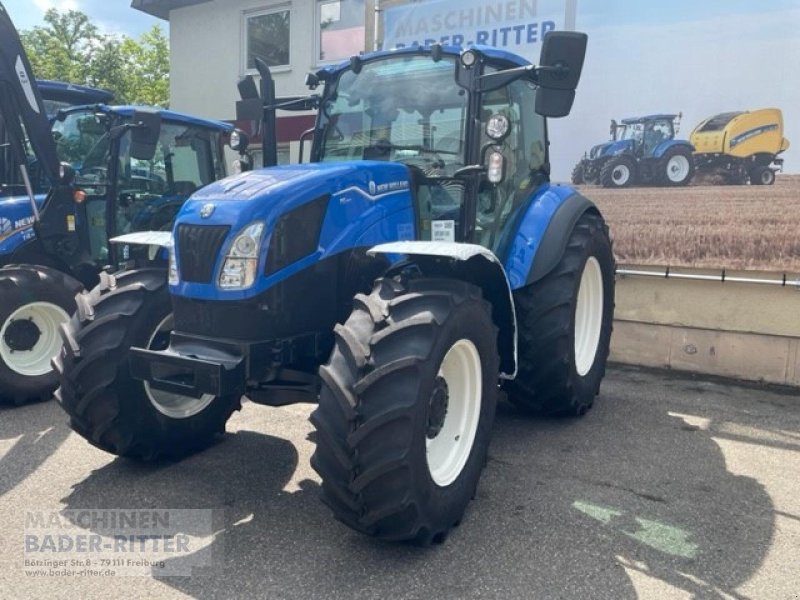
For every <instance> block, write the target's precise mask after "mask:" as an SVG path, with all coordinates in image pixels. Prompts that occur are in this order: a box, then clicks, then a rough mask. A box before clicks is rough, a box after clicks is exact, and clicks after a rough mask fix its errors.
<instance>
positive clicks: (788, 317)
mask: <svg viewBox="0 0 800 600" xmlns="http://www.w3.org/2000/svg"><path fill="white" fill-rule="evenodd" d="M611 360H613V361H616V362H622V363H627V364H636V365H644V366H651V367H666V368H672V369H677V370H682V371H691V372H698V373H710V374H714V375H721V376H725V377H735V378H738V379H746V380H753V381H765V382H769V383H778V384H785V385H794V386H800V291H799V290H798V289H796V288H790V287H778V286H769V285H746V284H738V283H727V282H726V283H721V282H709V281H684V280H679V279H657V278H640V277H628V276H623V277H618V280H617V293H616V320H615V325H614V335H613V338H612V341H611Z"/></svg>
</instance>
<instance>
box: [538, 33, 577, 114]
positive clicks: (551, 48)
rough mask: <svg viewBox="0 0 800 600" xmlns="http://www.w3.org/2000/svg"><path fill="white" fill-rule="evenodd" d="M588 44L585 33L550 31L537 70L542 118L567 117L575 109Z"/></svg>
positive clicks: (545, 39) (539, 106)
mask: <svg viewBox="0 0 800 600" xmlns="http://www.w3.org/2000/svg"><path fill="white" fill-rule="evenodd" d="M587 41H588V36H587V35H586V34H585V33H578V32H575V31H550V32H548V33H547V34H546V35H545V36H544V42H543V44H542V53H541V57H540V59H539V66H538V67H537V69H536V74H537V81H538V84H539V91H538V92H537V94H536V112H537V113H539V114H540V115H542V116H545V117H565V116H567V115H568V114H569V111H570V110H572V103H573V102H574V100H575V88H577V87H578V81H580V78H581V71H582V70H583V60H584V58H585V57H586V43H587Z"/></svg>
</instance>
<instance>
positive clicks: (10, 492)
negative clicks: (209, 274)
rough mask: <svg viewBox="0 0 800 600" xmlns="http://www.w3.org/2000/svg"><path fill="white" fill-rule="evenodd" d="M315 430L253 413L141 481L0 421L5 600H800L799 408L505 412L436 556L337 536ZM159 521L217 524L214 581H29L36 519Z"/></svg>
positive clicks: (53, 433)
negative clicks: (189, 517) (313, 463)
mask: <svg viewBox="0 0 800 600" xmlns="http://www.w3.org/2000/svg"><path fill="white" fill-rule="evenodd" d="M308 412H309V409H308V408H307V407H290V408H286V409H280V410H278V409H267V408H263V407H258V406H254V405H252V404H248V405H246V406H245V409H244V410H243V411H242V413H240V414H237V415H236V416H235V418H234V419H233V420H232V421H231V423H230V424H229V428H228V429H229V432H230V433H229V434H228V435H226V437H225V439H224V440H223V441H222V442H221V443H219V444H217V445H215V446H214V447H213V448H210V449H209V450H207V451H206V452H204V453H202V454H200V455H198V456H196V457H193V458H190V459H188V460H185V461H183V462H181V463H178V464H159V465H151V466H141V465H137V464H134V463H131V462H128V461H125V460H120V459H115V458H113V457H111V456H109V455H106V454H104V453H103V452H101V451H99V450H96V449H94V448H92V447H90V446H89V445H88V444H86V443H85V442H84V441H83V439H81V438H79V437H78V436H77V435H75V434H72V433H71V432H70V431H69V429H68V428H67V426H66V425H65V422H64V421H65V419H64V415H63V414H62V413H61V412H60V409H59V408H58V406H56V405H55V404H54V403H46V404H39V405H34V406H28V407H23V408H19V409H6V408H0V597H2V598H22V597H46V598H90V597H126V598H137V597H142V598H144V597H158V598H171V597H196V598H209V599H211V598H214V599H217V598H234V597H237V598H240V597H256V596H258V597H262V598H263V597H266V598H296V597H297V598H299V597H325V598H387V597H393V598H426V599H429V598H472V597H477V598H562V597H563V598H613V599H623V598H635V597H641V598H689V597H697V598H715V597H722V598H729V597H733V598H740V597H748V598H781V599H786V598H798V591H799V590H800V397H798V396H796V395H795V396H793V395H790V394H786V393H780V392H775V391H766V390H760V389H753V388H740V387H735V386H730V385H724V384H721V383H708V382H703V381H700V380H687V379H678V378H674V377H671V376H664V375H660V374H649V373H643V372H639V371H635V370H614V371H612V372H611V373H610V374H609V376H608V377H607V379H606V382H605V383H604V385H603V391H602V395H601V398H600V399H599V401H598V403H597V405H596V407H595V409H594V410H593V411H591V413H590V414H589V415H587V416H586V417H585V418H584V419H581V420H577V421H554V420H529V419H525V418H521V417H520V416H519V415H518V414H517V413H515V412H514V410H513V409H512V408H510V407H508V406H506V405H503V406H501V408H500V410H499V414H498V420H497V424H496V429H495V435H494V440H493V442H492V448H491V459H490V461H489V464H488V467H487V469H486V471H485V472H484V476H483V479H482V481H481V485H480V489H479V493H478V496H477V498H476V500H475V501H474V502H473V503H472V505H471V507H470V510H469V512H468V514H467V518H466V519H465V521H464V523H463V525H462V526H461V527H460V528H459V529H458V530H456V532H455V533H454V534H453V535H452V536H451V537H450V539H449V540H448V541H447V542H446V544H445V545H443V546H439V547H434V548H431V549H418V548H413V547H408V546H403V545H387V544H382V543H376V542H374V541H371V540H369V539H366V538H363V537H361V536H359V535H357V534H354V533H351V532H350V531H349V530H348V529H346V528H345V527H344V526H341V525H339V524H338V523H337V522H335V521H333V520H332V519H331V518H330V516H329V513H328V511H327V509H326V508H325V507H324V506H323V505H322V504H321V503H320V502H319V501H318V498H317V496H318V494H317V492H318V479H317V478H316V475H315V474H314V472H313V471H312V470H311V469H310V467H309V465H308V461H309V456H310V454H311V451H312V445H311V443H310V442H309V441H307V439H306V438H307V435H308V433H309V431H310V425H309V424H308V422H307V419H306V417H307V415H308ZM159 507H161V508H202V509H213V510H214V515H215V528H216V533H215V535H214V536H213V537H210V538H209V539H208V546H207V547H206V548H205V550H204V552H210V553H211V554H210V555H209V556H213V567H211V568H210V569H207V570H203V571H201V572H197V571H196V572H195V574H194V575H193V576H192V577H181V578H174V577H162V578H157V577H155V578H152V577H113V578H97V577H95V578H92V577H56V576H46V577H34V576H27V575H26V574H25V571H24V567H23V565H22V556H23V550H22V547H23V530H24V527H25V522H24V511H25V510H26V509H31V508H36V509H44V510H46V509H49V510H53V509H55V510H63V509H72V510H77V509H106V508H137V509H144V508H159ZM188 533H192V532H188ZM174 560H179V559H174Z"/></svg>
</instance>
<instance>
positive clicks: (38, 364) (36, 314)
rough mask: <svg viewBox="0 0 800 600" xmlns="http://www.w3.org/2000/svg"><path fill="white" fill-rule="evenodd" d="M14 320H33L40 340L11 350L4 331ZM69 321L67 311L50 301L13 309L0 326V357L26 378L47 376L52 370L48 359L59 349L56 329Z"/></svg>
mask: <svg viewBox="0 0 800 600" xmlns="http://www.w3.org/2000/svg"><path fill="white" fill-rule="evenodd" d="M14 321H32V322H33V324H34V325H36V327H37V328H38V329H39V339H38V340H36V343H35V344H34V345H33V347H32V348H30V350H13V349H12V348H11V347H10V346H9V345H8V342H7V340H6V332H7V331H8V328H9V326H11V324H12V323H13V322H14ZM67 321H69V315H68V314H67V312H66V311H65V310H64V309H63V308H61V307H60V306H58V305H57V304H52V303H51V302H31V303H30V304H24V305H23V306H20V307H19V308H18V309H17V310H15V311H14V312H13V313H11V315H10V316H9V317H8V319H6V321H5V323H3V327H2V329H0V357H2V359H3V362H4V363H5V364H6V365H7V366H8V367H9V368H10V369H11V370H12V371H14V372H15V373H18V374H20V375H23V376H25V377H38V376H40V375H46V374H47V373H50V372H51V371H52V370H53V367H52V366H51V365H50V360H51V359H52V358H53V357H54V356H55V355H56V354H58V352H59V351H60V350H61V345H62V342H61V336H60V335H59V333H58V328H59V327H60V326H61V324H62V323H66V322H67Z"/></svg>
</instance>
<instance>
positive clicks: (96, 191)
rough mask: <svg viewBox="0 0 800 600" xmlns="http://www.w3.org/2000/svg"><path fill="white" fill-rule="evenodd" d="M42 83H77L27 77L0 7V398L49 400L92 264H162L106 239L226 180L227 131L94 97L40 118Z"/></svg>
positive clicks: (162, 222) (166, 215)
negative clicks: (67, 327) (0, 186)
mask: <svg viewBox="0 0 800 600" xmlns="http://www.w3.org/2000/svg"><path fill="white" fill-rule="evenodd" d="M65 88H67V89H65ZM42 90H43V91H44V92H45V93H46V94H47V95H48V97H49V98H51V99H52V100H53V101H67V100H69V99H73V100H74V99H75V95H76V94H79V95H80V93H83V92H85V91H86V88H84V89H83V90H78V89H76V88H75V87H74V86H65V85H64V84H46V83H45V84H43V83H40V84H39V85H37V84H36V82H35V81H34V80H33V79H32V77H31V71H30V65H29V63H28V60H27V57H26V56H25V53H24V51H23V49H22V46H21V44H20V42H19V38H18V36H17V32H16V30H15V29H14V26H13V24H12V23H11V20H10V19H9V17H8V15H7V13H6V12H5V10H4V8H3V6H2V5H0V122H2V124H3V129H4V130H5V131H4V134H3V136H4V138H5V139H6V142H7V144H6V145H5V147H4V148H3V149H2V152H0V173H2V174H4V182H3V183H4V197H2V198H0V267H1V268H0V401H2V402H5V403H7V402H12V403H16V404H20V403H23V402H26V401H29V400H34V399H47V398H50V397H51V396H52V393H53V391H54V390H55V389H56V387H57V384H58V377H57V374H56V373H55V372H54V371H53V369H52V365H51V363H50V361H51V359H52V357H53V356H55V355H56V354H57V353H58V350H59V348H60V346H61V338H60V336H59V333H58V328H59V326H60V325H61V324H62V323H63V322H65V321H67V320H68V319H69V316H70V315H71V314H72V313H73V312H74V310H75V306H76V305H75V294H76V293H78V291H79V290H81V289H82V288H84V287H85V288H86V289H91V288H92V287H94V286H95V285H96V283H97V282H98V281H99V278H98V273H99V272H100V271H101V269H105V268H123V267H130V266H133V265H134V264H137V263H138V262H142V261H143V262H146V263H153V262H158V261H159V260H160V261H161V262H163V264H164V265H166V259H165V258H162V257H161V256H160V255H158V254H154V253H148V252H146V251H145V252H143V251H141V250H140V249H139V248H129V247H126V246H118V247H114V246H111V245H110V244H109V242H108V240H109V238H111V237H113V236H115V235H118V234H120V233H126V232H130V231H138V230H153V229H155V230H158V229H169V227H170V226H171V222H172V218H173V217H174V215H175V214H176V213H177V211H178V209H179V208H180V206H181V204H182V203H183V202H184V201H185V199H186V198H187V197H188V196H189V195H190V194H191V192H193V191H194V190H195V189H197V188H199V187H202V186H203V185H205V184H208V183H211V182H212V181H214V180H216V179H221V178H222V177H224V176H225V163H224V153H223V145H222V141H223V137H224V136H228V135H230V133H231V131H232V129H233V128H232V126H231V125H229V124H227V123H222V122H218V121H206V120H201V119H196V118H194V117H191V116H188V115H183V114H179V113H175V112H171V111H166V110H163V111H154V110H148V111H145V112H143V111H140V110H139V109H135V108H133V107H124V106H122V107H119V106H118V107H109V106H106V105H105V104H94V105H89V106H80V107H72V108H66V109H62V110H58V112H57V113H56V116H55V118H54V120H53V122H52V126H51V121H50V118H49V117H50V116H49V115H48V114H47V113H48V111H47V106H48V105H46V104H45V103H43V100H42V94H41V91H42ZM95 91H96V90H95ZM84 96H85V94H84ZM104 98H105V96H104ZM101 99H102V98H101ZM51 106H52V105H51ZM53 108H58V107H55V106H53ZM234 137H235V136H234ZM240 143H242V142H240Z"/></svg>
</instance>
